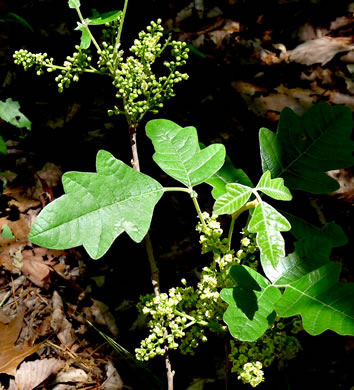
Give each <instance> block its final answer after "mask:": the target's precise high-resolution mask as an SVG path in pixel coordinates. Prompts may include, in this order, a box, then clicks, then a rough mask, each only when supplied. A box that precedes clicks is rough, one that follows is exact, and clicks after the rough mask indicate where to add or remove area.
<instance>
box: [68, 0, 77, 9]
mask: <svg viewBox="0 0 354 390" xmlns="http://www.w3.org/2000/svg"><path fill="white" fill-rule="evenodd" d="M68 4H69V7H70V8H80V0H69V2H68Z"/></svg>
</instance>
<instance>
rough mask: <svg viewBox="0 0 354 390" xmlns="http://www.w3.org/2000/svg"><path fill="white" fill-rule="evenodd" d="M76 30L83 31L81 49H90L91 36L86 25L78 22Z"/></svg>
mask: <svg viewBox="0 0 354 390" xmlns="http://www.w3.org/2000/svg"><path fill="white" fill-rule="evenodd" d="M75 30H78V31H81V39H80V47H81V49H88V48H89V47H90V45H91V36H90V33H89V31H88V29H87V27H86V26H85V25H83V24H82V23H79V22H78V26H77V27H76V28H75Z"/></svg>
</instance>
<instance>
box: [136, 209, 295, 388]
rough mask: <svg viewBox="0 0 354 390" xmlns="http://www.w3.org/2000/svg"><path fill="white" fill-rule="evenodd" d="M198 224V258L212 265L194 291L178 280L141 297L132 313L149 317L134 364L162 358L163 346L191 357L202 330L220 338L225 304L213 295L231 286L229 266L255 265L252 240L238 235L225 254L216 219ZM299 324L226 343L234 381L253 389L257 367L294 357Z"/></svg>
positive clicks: (258, 375) (206, 216) (280, 324)
mask: <svg viewBox="0 0 354 390" xmlns="http://www.w3.org/2000/svg"><path fill="white" fill-rule="evenodd" d="M203 219H204V222H205V223H204V224H203V223H198V225H197V228H196V229H197V231H198V232H199V233H200V243H201V245H202V253H208V252H211V253H212V254H213V261H212V262H211V264H210V266H208V267H204V268H203V270H202V272H201V275H200V281H199V283H198V284H197V286H196V287H192V286H187V282H186V280H185V279H182V285H183V286H181V287H176V288H171V289H170V290H169V291H168V293H163V294H161V295H160V296H159V297H156V296H155V295H154V294H150V295H146V296H144V297H142V298H141V300H140V303H139V304H138V308H139V309H140V310H141V311H142V312H143V313H144V314H146V315H148V316H149V322H148V327H149V330H150V334H149V336H148V337H147V338H146V339H145V340H143V341H142V342H141V346H140V348H137V349H136V350H135V352H136V357H137V359H139V360H149V359H151V358H153V357H155V356H156V355H164V353H165V351H166V350H165V348H164V347H165V346H167V347H168V348H169V349H177V348H179V349H180V351H181V352H182V353H185V354H187V353H189V354H194V353H195V352H194V350H195V348H196V347H197V346H198V345H199V343H200V342H201V341H202V342H205V341H207V335H206V333H205V331H206V330H207V329H209V330H212V331H216V332H219V333H222V334H226V330H227V328H226V326H225V324H224V322H223V320H222V318H223V313H224V312H225V309H226V307H225V303H224V302H223V301H222V300H221V299H220V297H219V292H220V290H221V289H222V288H224V287H230V286H233V285H234V282H233V281H232V280H231V278H230V277H229V275H228V271H229V269H230V268H231V266H233V265H235V264H241V262H242V263H243V264H245V263H246V264H248V265H249V266H251V267H256V266H257V260H256V258H257V257H256V253H257V251H258V248H257V245H256V241H255V235H254V234H251V233H249V232H247V231H246V230H243V231H242V232H241V234H242V236H243V237H242V239H241V241H240V250H239V251H238V252H237V253H236V255H235V254H234V251H233V250H230V249H229V245H228V239H226V238H222V234H223V230H222V229H221V227H220V223H219V222H218V221H217V216H215V215H213V216H209V214H208V213H203ZM301 328H302V327H301V320H300V319H299V318H295V319H293V320H292V321H290V323H288V324H285V323H284V322H283V321H281V320H279V319H277V321H276V322H275V324H274V325H273V326H272V327H271V328H270V329H268V330H267V332H266V333H265V334H264V335H263V336H262V337H261V338H260V339H258V340H257V341H256V342H244V341H240V340H236V339H233V340H231V351H230V354H229V360H230V362H231V363H232V372H235V373H236V374H238V379H239V380H242V382H243V383H249V384H250V385H251V386H252V387H256V386H257V385H259V384H260V383H261V382H262V381H263V380H264V372H263V370H262V368H263V367H268V366H269V365H270V364H272V362H273V361H274V360H275V359H276V360H278V362H279V364H282V362H284V361H286V360H289V359H292V358H294V357H295V356H296V354H297V352H298V351H299V350H300V349H301V346H300V344H299V342H298V340H297V338H296V337H295V336H294V335H288V333H287V330H289V329H290V331H291V333H293V334H296V333H297V332H298V331H299V330H301Z"/></svg>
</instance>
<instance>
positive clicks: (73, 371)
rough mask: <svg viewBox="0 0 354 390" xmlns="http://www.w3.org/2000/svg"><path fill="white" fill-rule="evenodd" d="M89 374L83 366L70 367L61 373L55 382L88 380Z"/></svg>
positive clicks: (82, 381) (83, 381)
mask: <svg viewBox="0 0 354 390" xmlns="http://www.w3.org/2000/svg"><path fill="white" fill-rule="evenodd" d="M87 379H88V375H87V373H86V372H85V371H84V370H82V369H81V368H70V369H69V370H68V371H67V372H63V373H60V374H59V375H57V377H56V378H55V383H65V382H76V383H77V382H81V383H85V382H87Z"/></svg>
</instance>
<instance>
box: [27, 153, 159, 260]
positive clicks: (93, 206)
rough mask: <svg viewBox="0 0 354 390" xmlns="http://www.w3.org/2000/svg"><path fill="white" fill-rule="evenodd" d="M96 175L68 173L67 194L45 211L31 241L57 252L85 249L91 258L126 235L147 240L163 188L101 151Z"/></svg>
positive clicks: (38, 220)
mask: <svg viewBox="0 0 354 390" xmlns="http://www.w3.org/2000/svg"><path fill="white" fill-rule="evenodd" d="M96 166H97V173H83V172H68V173H65V174H64V175H63V178H62V182H63V186H64V190H65V192H66V194H65V195H63V196H61V197H60V198H58V199H56V200H55V201H54V202H52V203H50V204H49V205H48V206H47V207H45V208H44V209H43V210H42V212H41V213H40V214H39V216H38V217H37V219H36V221H35V224H34V225H33V228H32V230H31V233H30V236H29V239H30V240H31V241H32V242H33V243H35V244H37V245H40V246H44V247H47V248H55V249H66V248H73V247H76V246H79V245H83V246H84V247H85V249H86V250H87V252H88V254H89V255H90V256H91V257H92V258H94V259H98V258H99V257H102V256H103V255H104V254H105V253H106V251H107V250H108V249H109V247H110V246H111V245H112V243H113V241H114V240H115V239H116V238H117V237H118V236H119V235H120V234H121V233H123V232H124V231H125V232H127V234H128V235H129V236H130V237H131V238H132V239H133V240H134V241H135V242H140V241H141V240H142V239H143V238H144V236H145V235H146V233H147V231H148V229H149V226H150V223H151V218H152V214H153V210H154V207H155V205H156V203H157V202H158V201H159V199H160V198H161V196H162V194H163V188H162V186H161V185H160V184H159V183H158V182H157V181H156V180H154V179H152V178H151V177H149V176H147V175H144V174H143V173H140V172H137V171H135V170H134V169H133V168H130V167H129V166H128V165H126V164H124V163H123V162H122V161H120V160H117V159H115V158H114V157H113V156H112V155H111V154H110V153H108V152H106V151H103V150H101V151H99V152H98V154H97V160H96Z"/></svg>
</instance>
